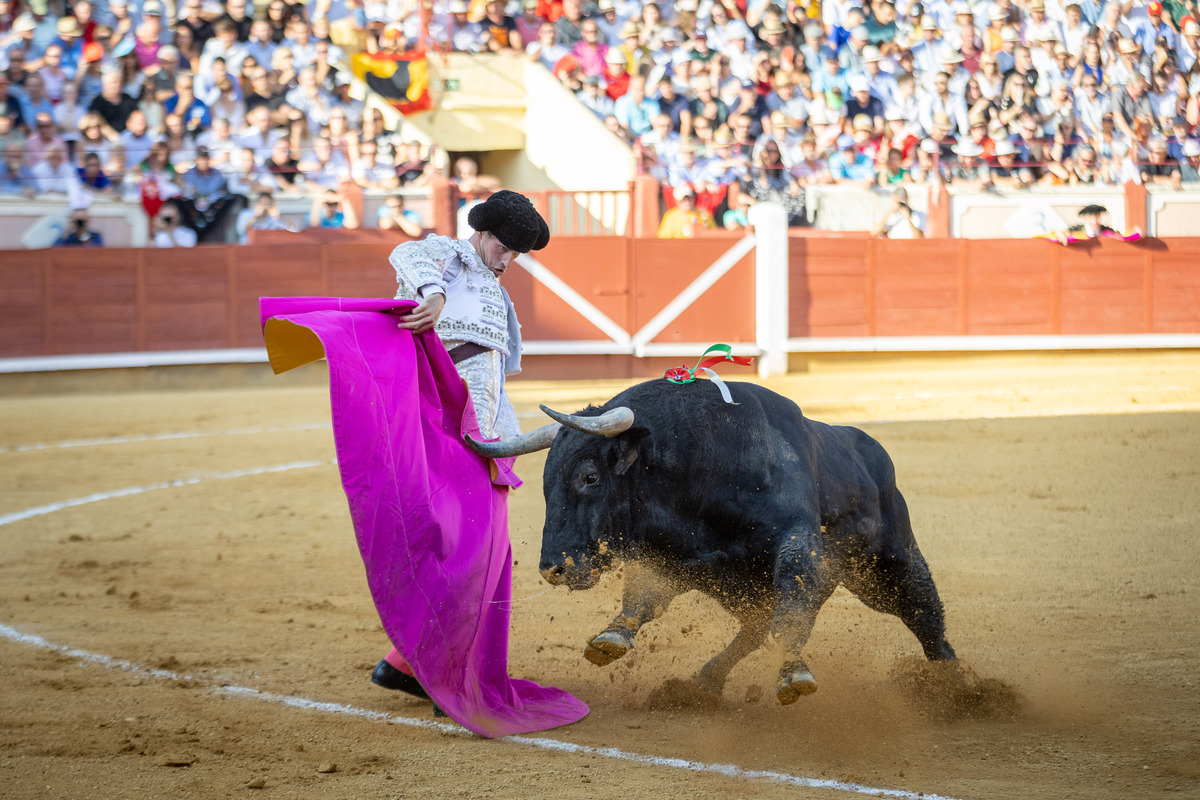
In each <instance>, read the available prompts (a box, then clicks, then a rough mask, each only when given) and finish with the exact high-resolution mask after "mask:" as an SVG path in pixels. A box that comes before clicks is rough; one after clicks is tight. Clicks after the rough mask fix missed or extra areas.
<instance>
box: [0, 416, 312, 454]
mask: <svg viewBox="0 0 1200 800" xmlns="http://www.w3.org/2000/svg"><path fill="white" fill-rule="evenodd" d="M329 427H330V424H329V423H328V422H302V423H299V424H296V425H281V426H270V427H268V426H255V427H252V428H233V429H231V430H224V431H168V432H165V433H145V434H136V435H127V436H101V437H96V438H94V439H66V440H64V441H61V442H30V443H29V444H17V445H11V446H9V445H0V453H28V452H33V451H36V450H58V449H62V448H68V447H97V446H102V445H109V444H133V443H137V442H161V441H168V440H171V439H200V438H204V437H209V436H245V435H247V434H256V433H283V432H287V431H316V430H328V429H329Z"/></svg>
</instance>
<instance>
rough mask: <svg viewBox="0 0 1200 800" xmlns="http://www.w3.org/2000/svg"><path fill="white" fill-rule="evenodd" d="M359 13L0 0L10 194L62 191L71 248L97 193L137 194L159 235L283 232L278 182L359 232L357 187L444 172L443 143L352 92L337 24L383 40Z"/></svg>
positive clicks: (171, 239) (331, 222) (161, 239)
mask: <svg viewBox="0 0 1200 800" xmlns="http://www.w3.org/2000/svg"><path fill="white" fill-rule="evenodd" d="M52 5H53V7H52ZM355 8H357V10H358V11H359V12H361V10H362V9H361V7H359V6H357V3H356V1H355V0H350V4H349V5H348V4H347V3H346V2H344V0H333V2H330V1H329V0H318V1H317V2H316V4H315V5H313V6H311V7H309V6H306V5H304V4H303V3H297V4H290V3H287V2H284V0H269V2H262V1H261V0H260V3H259V5H258V7H257V8H256V7H255V6H254V4H253V2H252V0H251V2H249V3H248V2H247V0H226V2H224V3H214V2H211V0H177V4H176V3H172V4H170V6H168V5H164V3H163V2H162V0H75V2H73V3H72V2H70V1H69V0H67V2H63V0H54V2H53V4H52V3H51V2H48V0H0V149H2V151H3V164H2V165H0V195H9V196H20V197H34V196H43V195H50V196H54V195H58V196H63V197H65V198H66V202H67V203H68V204H69V207H70V209H71V210H72V213H71V215H70V217H69V219H68V231H67V234H66V235H65V236H64V243H69V244H78V243H80V242H77V241H75V239H77V238H78V237H77V236H74V235H73V234H74V232H75V229H76V228H77V227H78V226H79V225H80V223H81V221H83V222H86V221H87V219H88V215H87V213H86V210H85V209H86V208H87V206H88V205H89V203H90V200H91V199H92V198H95V197H103V198H110V199H116V200H123V201H127V202H130V203H141V204H142V205H143V206H145V208H146V210H147V212H148V213H151V214H152V224H151V229H152V233H153V236H154V239H155V241H156V242H158V243H159V244H162V245H163V246H167V245H168V243H169V244H171V246H181V245H182V246H186V245H188V244H190V243H192V242H194V241H197V240H198V241H205V240H209V239H215V240H224V241H229V240H232V239H234V238H236V237H237V235H238V234H241V235H242V236H243V237H244V234H245V230H246V229H247V228H252V227H287V225H288V224H287V223H285V222H284V221H282V220H281V218H280V215H279V213H278V208H277V206H276V205H275V202H274V198H275V197H276V196H277V195H285V196H288V195H294V196H303V197H306V198H312V213H311V214H310V215H309V222H310V224H312V225H314V226H321V227H332V226H344V227H356V226H357V225H358V224H360V221H359V220H358V218H357V217H358V213H357V212H358V211H359V210H360V209H361V202H352V201H353V198H354V196H355V194H356V193H357V194H358V195H360V196H361V192H362V190H377V191H382V192H388V191H391V190H397V189H401V188H403V187H412V186H420V185H423V184H425V183H427V182H428V181H429V180H430V179H431V178H432V177H433V176H434V175H436V174H438V173H437V170H436V169H435V167H434V166H433V164H432V159H431V155H432V153H431V149H432V148H429V147H425V146H423V145H421V144H420V143H419V142H415V141H407V142H404V141H400V140H399V139H398V137H397V136H396V135H395V134H394V133H393V131H391V130H389V129H388V127H387V126H386V125H385V123H384V115H383V113H382V112H381V111H380V110H379V109H378V108H368V107H367V106H366V105H365V104H364V103H363V101H362V100H360V99H356V98H354V97H351V96H350V91H349V89H350V71H349V69H348V67H347V55H348V54H347V50H346V49H345V48H343V47H341V46H339V45H338V44H335V43H334V42H333V41H332V40H331V38H330V36H331V31H332V30H333V29H334V27H335V26H336V25H341V28H342V29H343V30H345V31H346V32H347V34H346V35H347V36H348V37H349V38H347V39H343V41H346V42H348V43H350V44H351V45H352V47H351V49H352V50H353V49H358V48H360V47H363V48H367V47H369V48H370V49H377V48H378V42H375V44H368V43H367V42H365V41H360V40H359V39H355V38H354V37H355V35H357V36H360V37H366V36H367V35H368V32H369V30H370V28H369V26H368V25H367V24H366V23H365V21H360V20H356V19H354V18H352V17H353V15H352V13H351V12H352V11H354V10H355ZM392 44H393V46H395V44H396V43H392ZM330 194H332V195H334V196H336V198H337V203H338V208H337V209H334V212H335V213H326V211H327V210H328V209H329V208H330V207H329V205H328V201H329V195H330ZM410 216H411V212H410ZM381 219H382V215H381ZM370 222H371V221H368V223H367V224H370ZM417 227H418V230H417V233H418V234H419V233H420V230H419V228H420V221H419V220H417ZM408 229H409V230H412V229H413V226H411V225H410V226H409V228H408ZM189 232H190V233H189ZM101 238H102V237H99V236H98V235H96V236H90V235H89V236H85V238H84V242H83V243H87V244H98V243H99V242H100V240H101Z"/></svg>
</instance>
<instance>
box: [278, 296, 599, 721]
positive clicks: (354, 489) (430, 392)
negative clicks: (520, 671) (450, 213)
mask: <svg viewBox="0 0 1200 800" xmlns="http://www.w3.org/2000/svg"><path fill="white" fill-rule="evenodd" d="M413 305H414V304H413V303H411V302H408V301H404V300H378V299H366V298H326V297H296V298H270V297H267V298H262V299H261V300H260V301H259V311H260V315H261V321H262V324H263V327H264V335H265V337H266V340H267V351H268V354H269V355H270V356H271V360H272V364H273V365H275V364H276V361H277V360H282V357H281V355H280V354H281V353H282V351H283V350H285V349H286V348H287V347H288V341H287V340H288V339H289V337H293V336H295V334H296V333H297V329H296V328H292V327H291V326H288V325H278V324H275V325H272V324H268V321H269V320H271V319H274V320H279V321H283V322H290V323H294V324H295V325H298V326H301V328H304V329H307V330H309V331H312V333H314V334H316V336H317V337H318V338H319V339H320V341H321V343H322V345H323V346H324V350H325V357H326V358H327V359H328V361H329V392H330V400H331V410H332V415H333V431H334V439H335V441H336V445H337V457H338V467H339V469H340V471H341V477H342V486H343V488H344V489H345V491H346V498H347V500H348V501H349V503H350V514H351V518H352V519H353V522H354V531H355V535H356V536H357V538H358V546H359V550H360V552H361V553H362V558H363V564H364V565H365V567H366V573H367V584H368V586H369V587H370V590H371V597H372V598H373V599H374V601H375V606H376V608H377V609H378V611H379V618H380V620H381V621H382V622H383V628H384V631H385V632H386V633H387V635H388V637H389V638H390V639H391V642H392V644H393V645H394V646H395V648H396V649H397V650H398V651H399V652H400V653H401V655H403V656H404V658H405V659H406V660H407V661H408V663H409V664H410V665H412V668H413V672H414V673H415V674H416V677H417V679H418V680H419V681H420V682H421V685H422V686H423V687H424V688H425V690H426V691H427V692H428V693H429V695H430V697H432V698H433V700H434V701H435V702H437V704H438V705H439V706H441V707H442V709H443V710H444V711H445V712H446V713H447V714H449V715H450V717H451V718H453V719H454V720H456V721H457V722H459V723H460V724H462V725H463V726H464V727H466V728H469V729H470V730H472V731H474V732H476V733H478V734H480V735H482V736H488V737H493V736H504V735H507V734H514V733H526V732H529V731H537V730H544V729H546V728H553V727H556V726H558V725H566V724H568V723H571V722H576V721H578V720H579V719H582V718H583V717H584V716H585V715H586V714H587V713H588V707H587V706H586V705H585V704H584V703H583V702H581V701H580V700H578V699H576V698H575V697H572V696H571V695H570V694H568V693H566V692H564V691H562V690H560V689H554V688H549V687H543V686H539V685H538V684H536V683H533V682H532V681H527V680H514V679H511V678H509V676H508V630H509V612H510V601H511V594H512V575H511V568H512V549H511V545H510V544H509V539H508V503H507V493H508V491H509V486H510V485H516V484H519V481H517V479H516V476H515V475H514V474H513V473H512V470H511V463H510V464H497V467H498V471H497V473H496V475H495V478H494V479H493V473H492V472H491V464H492V462H490V461H489V460H488V459H485V458H483V457H481V456H478V455H476V454H475V453H473V452H472V451H471V450H469V449H467V447H466V446H465V445H464V444H463V441H462V436H463V434H464V433H473V434H474V435H476V436H478V435H479V434H478V425H477V423H476V422H475V414H474V411H473V409H472V407H471V404H470V399H469V397H468V394H467V389H466V386H465V384H464V383H463V382H462V380H461V378H459V376H458V372H457V371H456V370H455V368H454V364H453V363H452V362H451V360H450V357H449V355H448V354H447V353H446V349H445V347H443V346H442V343H441V341H440V340H439V339H438V338H437V336H436V335H435V334H434V333H433V332H432V331H430V332H428V333H425V334H421V335H418V336H413V335H412V334H411V333H409V332H408V331H404V330H400V329H399V328H397V327H396V317H395V315H394V313H388V312H395V311H403V310H405V309H408V308H411V307H412V306H413ZM300 333H303V332H302V331H301V332H300ZM304 335H307V334H304ZM318 357H319V355H317V356H314V358H313V359H310V360H315V358H318ZM292 366H296V364H292ZM277 371H278V370H277Z"/></svg>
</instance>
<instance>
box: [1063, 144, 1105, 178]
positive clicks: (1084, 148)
mask: <svg viewBox="0 0 1200 800" xmlns="http://www.w3.org/2000/svg"><path fill="white" fill-rule="evenodd" d="M1066 167H1067V169H1068V177H1067V183H1069V184H1071V185H1072V186H1075V185H1077V184H1085V185H1087V184H1094V183H1101V182H1103V180H1104V177H1103V173H1102V172H1101V171H1100V168H1099V165H1098V164H1097V160H1096V150H1095V148H1093V147H1092V146H1091V145H1090V144H1081V145H1079V146H1078V147H1076V148H1075V150H1074V151H1073V152H1072V153H1071V157H1070V159H1068V160H1067V163H1066Z"/></svg>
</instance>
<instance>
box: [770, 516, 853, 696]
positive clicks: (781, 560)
mask: <svg viewBox="0 0 1200 800" xmlns="http://www.w3.org/2000/svg"><path fill="white" fill-rule="evenodd" d="M819 530H820V527H819V525H817V524H815V523H814V524H812V525H811V526H805V528H804V529H802V530H797V531H796V532H795V533H794V534H789V535H788V536H786V537H785V540H784V543H783V544H782V545H781V546H780V548H779V554H778V555H777V556H776V561H775V597H776V601H775V613H774V615H773V616H772V618H771V635H772V637H774V639H775V641H776V643H778V644H779V646H780V647H781V648H782V649H783V652H784V662H783V669H782V670H780V673H779V686H778V688H777V689H776V692H775V695H776V697H778V698H779V702H780V703H782V704H783V705H785V706H786V705H791V704H792V703H794V702H796V701H797V700H799V699H800V696H801V695H806V694H812V693H813V692H815V691H816V690H817V679H816V678H815V677H813V674H812V672H811V671H810V670H809V669H808V665H807V664H805V663H804V659H803V658H802V657H801V655H800V651H801V650H802V649H803V648H804V645H805V644H806V643H807V642H808V637H809V635H810V634H811V633H812V629H813V624H814V623H815V622H816V620H817V612H818V611H820V610H821V606H822V605H824V604H825V601H826V600H828V599H829V596H830V595H831V594H833V590H834V589H835V588H837V581H836V580H833V579H832V578H831V577H830V575H829V573H828V570H827V569H826V568H825V566H824V564H825V561H824V546H823V543H822V541H821V539H820V536H819V535H818V534H817V532H818V531H819Z"/></svg>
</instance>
